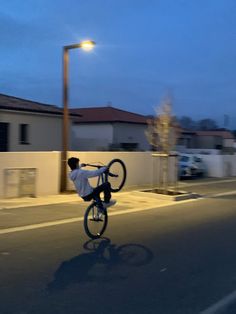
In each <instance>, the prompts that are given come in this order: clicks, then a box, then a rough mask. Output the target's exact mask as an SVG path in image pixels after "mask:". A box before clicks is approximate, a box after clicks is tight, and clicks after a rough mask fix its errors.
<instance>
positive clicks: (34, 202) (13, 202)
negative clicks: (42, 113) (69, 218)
mask: <svg viewBox="0 0 236 314" xmlns="http://www.w3.org/2000/svg"><path fill="white" fill-rule="evenodd" d="M224 181H227V182H229V181H236V178H235V177H230V178H220V179H218V178H205V179H198V180H184V181H180V182H178V190H184V189H185V188H186V187H194V186H197V185H201V184H212V183H214V182H224ZM148 188H150V186H149V187H148V186H139V187H137V186H136V187H130V188H126V189H124V191H122V192H119V193H114V194H113V196H114V198H117V197H118V198H119V199H123V198H127V196H128V195H131V194H132V192H134V191H140V190H144V189H148ZM192 192H194V188H193V191H192ZM144 198H146V197H144ZM68 202H69V203H70V202H83V200H82V199H81V198H80V197H78V195H77V194H76V192H74V193H73V192H72V193H64V194H57V195H46V196H39V197H22V198H12V199H10V198H8V199H0V210H1V209H8V208H21V207H32V206H40V205H49V204H60V203H68Z"/></svg>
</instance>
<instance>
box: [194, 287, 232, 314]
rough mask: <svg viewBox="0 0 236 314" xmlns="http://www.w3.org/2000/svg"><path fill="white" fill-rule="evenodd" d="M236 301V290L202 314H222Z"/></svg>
mask: <svg viewBox="0 0 236 314" xmlns="http://www.w3.org/2000/svg"><path fill="white" fill-rule="evenodd" d="M235 301H236V290H235V291H233V292H232V293H230V294H229V295H227V296H225V297H224V298H223V299H221V300H219V301H218V302H216V303H215V304H213V305H212V306H210V307H208V308H207V309H205V310H204V311H202V312H200V314H220V313H222V311H223V310H225V309H226V308H227V307H228V306H229V305H232V304H233V303H235Z"/></svg>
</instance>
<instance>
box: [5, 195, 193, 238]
mask: <svg viewBox="0 0 236 314" xmlns="http://www.w3.org/2000/svg"><path fill="white" fill-rule="evenodd" d="M196 200H197V199H189V200H184V201H178V202H176V203H173V202H169V203H166V204H164V205H163V204H160V205H155V206H154V205H152V206H148V207H139V208H134V209H124V210H117V211H116V212H110V213H109V217H111V216H118V215H125V214H130V213H135V212H140V211H146V210H151V209H155V208H161V207H168V206H175V205H178V204H183V203H188V202H194V201H196ZM83 220H84V217H78V218H68V219H62V220H56V221H50V222H43V223H39V224H32V225H26V226H20V227H11V228H6V229H1V230H0V235H3V234H8V233H15V232H21V231H27V230H34V229H40V228H48V227H53V226H57V225H62V224H68V223H74V222H78V221H83Z"/></svg>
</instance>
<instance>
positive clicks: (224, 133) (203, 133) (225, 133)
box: [196, 130, 234, 139]
mask: <svg viewBox="0 0 236 314" xmlns="http://www.w3.org/2000/svg"><path fill="white" fill-rule="evenodd" d="M196 134H197V135H198V136H220V137H223V138H225V139H234V136H233V134H232V133H231V132H230V131H226V130H224V131H222V130H215V131H196Z"/></svg>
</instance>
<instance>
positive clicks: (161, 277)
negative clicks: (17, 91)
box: [0, 182, 236, 314]
mask: <svg viewBox="0 0 236 314" xmlns="http://www.w3.org/2000/svg"><path fill="white" fill-rule="evenodd" d="M187 185H188V183H187V182H186V188H185V190H187V189H188V187H187ZM189 188H190V189H191V190H192V191H193V190H194V191H195V192H197V193H200V192H201V195H203V196H204V197H203V198H199V199H196V200H191V201H187V202H179V203H175V204H174V205H169V206H166V207H158V208H153V209H147V210H143V211H142V210H140V211H137V212H132V213H130V212H129V211H127V212H126V213H125V214H122V215H119V214H118V212H116V215H110V217H109V226H108V229H107V231H106V234H105V238H102V239H101V240H100V241H89V240H88V238H87V236H86V235H85V233H84V230H83V225H82V222H81V221H75V222H70V223H69V222H67V223H63V224H59V225H51V226H48V227H42V228H35V229H32V230H24V231H20V232H17V231H16V232H12V233H3V234H1V235H0V237H1V242H0V270H1V272H0V283H1V284H0V298H1V302H0V313H1V314H13V313H14V314H15V313H16V314H23V313H24V314H25V313H32V314H34V313H35V314H36V313H37V314H38V313H40V314H41V313H57V314H60V313H69V314H70V313H71V314H73V313H82V314H87V313H88V314H93V313H99V314H106V313H109V314H110V313H112V314H113V313H114V314H118V313H119V314H120V313H122V314H123V313H124V314H126V313H127V314H128V313H129V314H130V313H144V314H148V313H150V314H152V313H153V314H154V313H155V314H156V313H160V314H169V313H170V314H175V313H176V314H178V313H181V314H188V313H200V312H202V311H204V310H205V313H206V314H212V313H218V309H220V310H221V308H218V309H216V311H215V312H210V311H211V308H212V306H214V305H217V304H218V303H219V301H221V300H225V299H226V298H227V296H229V295H230V294H232V293H234V291H235V286H236V268H235V264H236V250H235V242H234V240H235V238H236V184H235V182H231V183H230V182H229V183H218V184H215V185H214V184H211V185H207V186H203V185H202V184H201V185H197V184H196V185H195V186H194V189H193V188H191V187H189ZM221 193H224V194H221ZM227 193H228V194H227ZM217 194H218V196H217ZM49 212H50V213H51V214H52V213H54V212H57V214H58V215H59V216H60V218H58V219H65V217H67V218H73V217H76V216H77V217H79V216H82V214H83V207H82V206H81V205H80V206H78V204H75V203H70V204H56V205H48V206H38V207H32V208H25V209H24V208H22V209H17V210H14V209H12V210H8V211H2V212H1V216H0V217H1V228H6V227H7V226H8V227H14V225H13V223H12V221H14V224H16V225H17V226H20V225H21V224H22V220H21V219H22V216H20V214H22V215H23V216H24V217H25V216H26V215H27V214H28V217H29V218H28V220H27V218H26V217H25V219H24V222H25V224H30V223H35V217H37V221H38V222H45V221H47V220H48V219H49ZM59 216H58V217H59ZM50 217H51V216H50ZM49 220H50V221H51V218H50V219H49ZM234 308H236V307H234V302H231V303H230V304H229V306H228V307H227V306H224V309H223V310H224V313H234V312H233V309H234ZM207 311H208V312H207Z"/></svg>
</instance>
